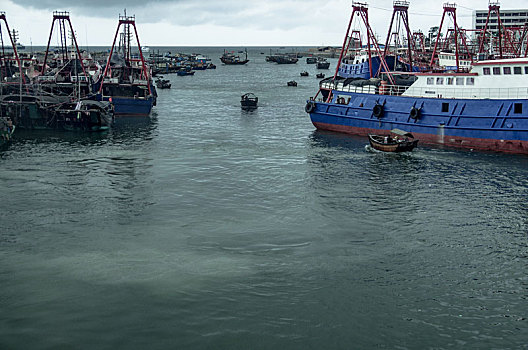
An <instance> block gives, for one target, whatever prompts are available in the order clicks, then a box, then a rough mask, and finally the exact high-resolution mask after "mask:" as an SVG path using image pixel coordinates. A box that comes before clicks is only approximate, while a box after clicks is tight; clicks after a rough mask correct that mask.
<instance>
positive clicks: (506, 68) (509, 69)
mask: <svg viewBox="0 0 528 350" xmlns="http://www.w3.org/2000/svg"><path fill="white" fill-rule="evenodd" d="M502 71H503V72H504V74H511V67H503V68H502Z"/></svg>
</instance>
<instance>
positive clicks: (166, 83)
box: [156, 78, 171, 89]
mask: <svg viewBox="0 0 528 350" xmlns="http://www.w3.org/2000/svg"><path fill="white" fill-rule="evenodd" d="M156 87H157V88H158V89H170V88H171V83H170V80H167V79H161V78H158V79H156Z"/></svg>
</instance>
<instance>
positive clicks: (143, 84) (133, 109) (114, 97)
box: [94, 13, 157, 117]
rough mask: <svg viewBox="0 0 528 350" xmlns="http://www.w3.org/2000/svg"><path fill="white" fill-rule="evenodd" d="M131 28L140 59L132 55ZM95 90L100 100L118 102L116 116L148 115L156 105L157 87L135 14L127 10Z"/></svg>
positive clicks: (118, 27)
mask: <svg viewBox="0 0 528 350" xmlns="http://www.w3.org/2000/svg"><path fill="white" fill-rule="evenodd" d="M121 26H123V32H122V33H121V36H120V41H119V47H118V48H117V49H116V48H115V46H116V39H117V36H118V33H119V29H120V27H121ZM131 28H133V31H134V33H135V38H136V41H137V46H138V51H139V58H134V57H133V56H132V55H131V50H130V41H131V37H132V34H131V33H132V31H131ZM94 91H95V92H96V93H97V95H96V97H97V100H99V101H109V102H111V103H112V104H113V105H114V114H115V116H116V117H126V116H129V117H146V116H149V115H150V112H151V110H152V107H153V106H155V105H156V97H157V93H156V88H155V87H154V83H153V80H152V77H151V75H150V71H149V67H148V65H147V62H146V60H145V58H144V56H143V51H142V48H141V45H140V42H139V36H138V35H137V29H136V22H135V16H127V15H126V13H125V15H124V16H119V24H118V26H117V30H116V34H115V36H114V41H113V43H112V48H111V49H110V54H109V55H108V61H107V63H106V66H105V69H104V72H103V74H102V76H101V78H100V80H99V81H98V82H97V83H96V84H94Z"/></svg>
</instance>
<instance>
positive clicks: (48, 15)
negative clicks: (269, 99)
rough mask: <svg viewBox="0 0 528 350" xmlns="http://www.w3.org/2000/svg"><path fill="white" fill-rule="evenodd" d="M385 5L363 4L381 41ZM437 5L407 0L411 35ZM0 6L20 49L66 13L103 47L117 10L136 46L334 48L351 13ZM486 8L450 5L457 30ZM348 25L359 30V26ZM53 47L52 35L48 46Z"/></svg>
mask: <svg viewBox="0 0 528 350" xmlns="http://www.w3.org/2000/svg"><path fill="white" fill-rule="evenodd" d="M450 2H452V1H450ZM392 3H393V2H392V0H371V1H369V2H368V4H369V18H370V21H371V26H372V28H373V30H374V31H375V32H376V34H377V35H379V37H380V39H381V40H380V41H382V42H384V41H385V37H386V32H387V29H388V26H389V22H390V17H391V15H392ZM442 3H443V2H441V1H437V0H421V1H416V0H415V1H414V2H413V1H411V2H410V7H409V17H410V19H409V22H410V26H411V29H412V30H417V29H421V30H422V31H423V32H427V31H428V29H429V28H430V27H432V26H438V25H439V24H440V20H441V17H442V9H443V8H442ZM0 4H1V5H0V11H5V12H6V17H7V20H8V23H9V26H10V27H11V28H15V29H17V30H18V31H19V32H20V39H19V41H20V42H21V43H22V44H24V45H26V46H28V45H30V44H31V43H32V44H33V46H40V45H46V43H47V40H48V36H49V31H50V28H51V22H52V18H53V15H52V13H53V11H69V12H70V18H71V21H72V25H73V28H74V30H75V32H76V33H77V40H78V42H79V45H81V46H87V45H89V46H110V45H111V44H112V40H113V36H114V33H115V30H116V28H117V21H118V16H119V14H123V12H124V9H125V8H126V10H127V14H128V15H135V16H136V24H137V27H138V32H139V36H140V40H141V45H142V46H321V45H341V44H342V41H343V37H344V32H345V30H346V26H347V24H348V19H349V18H350V14H351V13H352V6H351V5H352V2H351V1H349V0H328V1H323V0H260V1H254V0H207V1H197V0H129V1H119V0H90V1H84V0H82V1H75V0H68V1H66V0H16V2H15V1H12V0H1V1H0ZM487 6H488V2H487V1H483V0H478V1H477V0H462V1H458V2H457V20H458V22H459V25H461V26H463V27H466V28H470V27H471V23H472V22H471V19H472V12H473V10H474V9H479V10H481V9H487ZM518 8H524V9H526V8H528V0H515V1H514V0H503V1H501V9H518ZM2 25H3V24H2ZM355 27H358V29H359V28H361V26H360V25H359V23H358V24H355ZM444 28H445V27H444ZM2 29H3V28H2ZM56 32H57V31H55V33H56ZM56 41H57V40H56V36H55V34H54V39H53V41H52V44H53V45H56Z"/></svg>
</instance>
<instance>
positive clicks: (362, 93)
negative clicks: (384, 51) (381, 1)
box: [305, 5, 528, 154]
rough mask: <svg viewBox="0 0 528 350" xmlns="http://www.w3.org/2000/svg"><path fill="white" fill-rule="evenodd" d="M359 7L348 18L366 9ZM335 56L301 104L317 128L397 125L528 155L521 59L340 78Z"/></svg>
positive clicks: (438, 140) (526, 69) (430, 137)
mask: <svg viewBox="0 0 528 350" xmlns="http://www.w3.org/2000/svg"><path fill="white" fill-rule="evenodd" d="M360 6H362V5H353V7H354V11H353V12H352V16H354V13H355V12H356V11H364V12H366V9H365V8H363V7H361V8H360ZM364 17H366V16H364ZM351 20H352V18H351ZM346 38H348V32H347V36H346ZM345 45H346V39H345V43H344V44H343V49H342V53H343V51H345V50H344V49H345ZM379 56H380V57H382V56H381V55H379ZM341 60H342V57H340V59H339V61H338V67H337V69H336V73H335V75H334V77H333V78H331V79H326V80H323V81H321V82H320V87H319V91H318V93H317V94H316V95H315V96H314V97H312V98H310V99H309V100H308V101H307V104H306V107H305V110H306V112H307V113H309V115H310V118H311V121H312V123H313V125H314V126H315V127H316V128H317V129H321V130H330V131H336V132H344V133H350V134H357V135H363V136H367V135H368V134H383V133H384V132H389V131H390V130H392V129H395V128H398V129H403V130H406V131H408V132H411V133H412V134H413V135H414V136H415V137H416V138H419V139H420V142H421V143H426V144H440V145H446V146H455V147H462V148H468V149H478V150H488V151H500V152H508V153H523V154H528V83H527V76H528V59H527V58H514V59H502V60H488V61H480V62H477V63H474V64H473V65H472V67H471V69H470V70H469V72H467V71H462V70H460V71H457V72H440V73H435V72H432V73H412V72H411V73H406V74H405V73H401V74H399V75H398V76H397V75H394V73H390V72H389V70H388V69H385V72H386V73H383V74H381V75H380V77H379V79H368V80H367V79H359V80H358V79H353V78H345V77H340V76H339V75H338V72H339V68H340V67H339V62H341ZM381 64H382V65H383V66H384V67H385V68H386V67H387V63H386V62H385V61H384V60H383V59H381ZM402 82H405V83H402Z"/></svg>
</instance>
